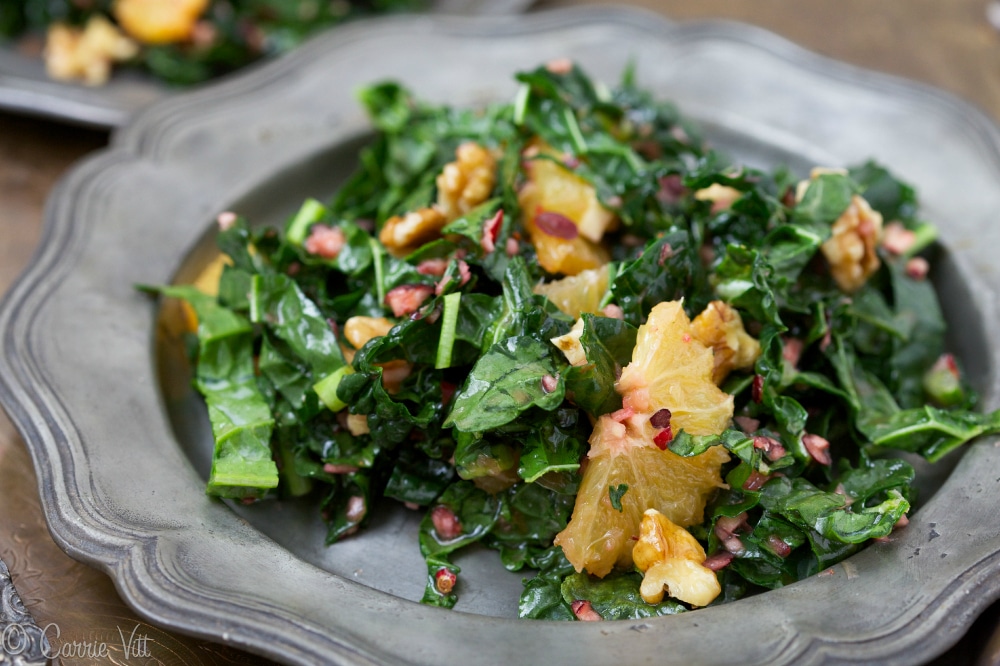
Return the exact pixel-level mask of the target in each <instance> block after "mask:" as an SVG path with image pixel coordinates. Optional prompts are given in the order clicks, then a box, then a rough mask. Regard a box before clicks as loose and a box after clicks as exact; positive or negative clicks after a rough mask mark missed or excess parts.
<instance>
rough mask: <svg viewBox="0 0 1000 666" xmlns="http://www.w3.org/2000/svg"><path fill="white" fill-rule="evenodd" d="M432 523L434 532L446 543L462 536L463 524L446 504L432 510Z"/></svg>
mask: <svg viewBox="0 0 1000 666" xmlns="http://www.w3.org/2000/svg"><path fill="white" fill-rule="evenodd" d="M431 523H432V524H433V525H434V531H435V532H437V533H438V536H439V537H441V538H442V539H444V540H445V541H450V540H451V539H455V538H457V537H459V536H461V535H462V531H463V530H462V523H461V522H460V521H459V520H458V516H456V515H455V512H454V511H452V510H451V509H450V508H448V507H446V506H445V505H444V504H438V505H437V506H436V507H434V508H433V509H431Z"/></svg>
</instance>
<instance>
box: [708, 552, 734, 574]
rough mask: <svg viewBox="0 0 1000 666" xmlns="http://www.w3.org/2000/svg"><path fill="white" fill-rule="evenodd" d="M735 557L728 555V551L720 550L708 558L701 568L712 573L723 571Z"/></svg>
mask: <svg viewBox="0 0 1000 666" xmlns="http://www.w3.org/2000/svg"><path fill="white" fill-rule="evenodd" d="M735 557H736V556H735V555H733V554H732V553H730V552H729V551H728V550H720V551H719V552H717V553H712V554H711V555H709V556H708V559H706V560H705V561H704V562H702V563H701V566H703V567H705V568H706V569H711V570H712V571H719V570H721V569H725V568H726V567H728V566H729V563H730V562H732V561H733V559H734V558H735Z"/></svg>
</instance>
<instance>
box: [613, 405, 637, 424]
mask: <svg viewBox="0 0 1000 666" xmlns="http://www.w3.org/2000/svg"><path fill="white" fill-rule="evenodd" d="M633 416H635V410H634V409H632V408H631V407H622V408H621V409H619V410H618V411H617V412H611V420H612V421H617V422H618V423H623V422H625V421H626V420H628V419H630V418H632V417H633Z"/></svg>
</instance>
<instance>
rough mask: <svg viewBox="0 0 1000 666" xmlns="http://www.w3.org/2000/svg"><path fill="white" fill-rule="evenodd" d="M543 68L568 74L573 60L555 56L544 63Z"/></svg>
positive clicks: (554, 72)
mask: <svg viewBox="0 0 1000 666" xmlns="http://www.w3.org/2000/svg"><path fill="white" fill-rule="evenodd" d="M545 69H547V70H549V71H550V72H552V73H553V74H569V73H570V72H572V71H573V61H572V60H570V59H569V58H556V59H555V60H550V61H548V62H547V63H545Z"/></svg>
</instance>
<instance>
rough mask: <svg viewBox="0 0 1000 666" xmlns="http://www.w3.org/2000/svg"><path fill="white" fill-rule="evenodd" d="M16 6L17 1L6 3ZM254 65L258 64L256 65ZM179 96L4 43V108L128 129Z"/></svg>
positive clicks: (466, 7)
mask: <svg viewBox="0 0 1000 666" xmlns="http://www.w3.org/2000/svg"><path fill="white" fill-rule="evenodd" d="M6 1H8V2H16V1H18V0H6ZM531 2H532V0H434V1H433V2H432V3H431V11H432V12H434V13H441V14H457V15H469V16H476V15H483V16H485V15H502V14H513V13H517V12H521V11H524V10H525V9H526V8H527V7H528V6H529V5H531ZM251 66H253V65H251ZM176 93H177V89H175V88H171V87H169V86H167V85H165V84H163V83H162V82H160V81H158V80H156V79H154V78H152V77H150V76H147V75H144V74H142V73H139V72H131V71H118V72H115V74H114V76H112V78H111V80H110V81H108V83H107V84H105V85H103V86H96V87H93V86H85V85H82V84H79V83H72V82H63V81H56V80H53V79H51V78H49V76H48V75H47V74H46V73H45V64H44V62H43V61H42V59H41V56H40V55H38V54H31V55H29V54H26V53H24V52H23V49H20V48H18V46H17V44H16V43H3V42H2V41H0V110H3V111H11V112H14V113H20V114H24V115H31V116H40V117H44V118H49V119H52V120H56V121H61V122H66V123H72V124H76V125H84V126H87V127H94V128H98V129H112V128H115V127H120V126H121V125H124V124H125V123H126V122H127V121H128V119H129V118H131V117H132V115H133V114H134V113H135V112H136V111H138V110H139V109H141V108H143V107H146V106H149V105H150V104H152V103H153V102H156V101H159V100H161V99H164V98H166V97H169V96H171V95H174V94H176Z"/></svg>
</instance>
